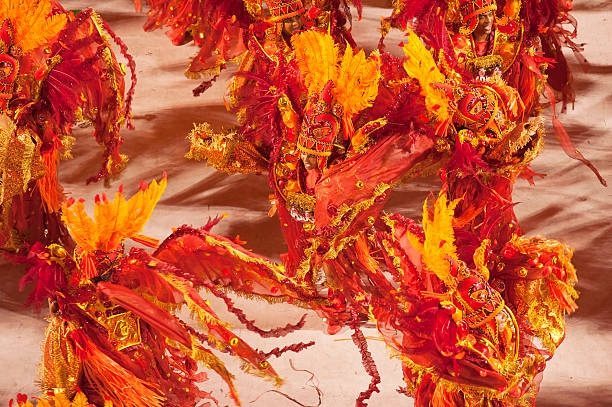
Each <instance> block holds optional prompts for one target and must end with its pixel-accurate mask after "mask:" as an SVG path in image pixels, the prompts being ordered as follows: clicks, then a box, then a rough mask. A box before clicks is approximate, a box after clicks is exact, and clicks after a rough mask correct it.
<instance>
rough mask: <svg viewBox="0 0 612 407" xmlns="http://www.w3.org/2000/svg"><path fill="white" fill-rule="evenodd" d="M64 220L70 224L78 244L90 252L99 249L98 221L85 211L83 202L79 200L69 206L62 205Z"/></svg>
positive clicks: (73, 236)
mask: <svg viewBox="0 0 612 407" xmlns="http://www.w3.org/2000/svg"><path fill="white" fill-rule="evenodd" d="M62 221H64V223H65V224H66V225H67V226H68V230H69V231H70V234H71V235H72V238H73V239H74V241H75V242H76V244H77V245H79V246H80V247H82V248H83V249H85V250H86V251H88V252H93V251H94V250H96V249H97V242H98V230H97V227H96V223H95V222H94V221H93V219H91V218H90V217H89V216H88V215H87V212H86V211H85V206H84V205H83V202H81V201H78V202H75V203H74V204H72V205H70V206H68V204H67V203H64V204H63V205H62Z"/></svg>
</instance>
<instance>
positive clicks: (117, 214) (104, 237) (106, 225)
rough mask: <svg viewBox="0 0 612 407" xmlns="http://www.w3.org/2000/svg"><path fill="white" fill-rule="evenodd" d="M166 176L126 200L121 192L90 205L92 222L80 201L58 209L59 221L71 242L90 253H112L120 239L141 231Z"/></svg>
mask: <svg viewBox="0 0 612 407" xmlns="http://www.w3.org/2000/svg"><path fill="white" fill-rule="evenodd" d="M166 184H167V180H166V177H165V176H164V178H162V180H161V181H160V182H159V184H158V183H157V181H155V180H153V181H152V182H151V184H150V185H149V186H148V187H147V188H143V189H140V190H138V192H137V193H136V194H135V195H134V196H133V197H131V198H130V199H129V201H126V200H125V198H123V195H122V194H121V192H118V193H117V194H115V199H114V200H112V201H108V200H101V201H100V202H96V203H95V206H94V219H91V218H90V217H89V216H87V213H86V212H85V207H84V205H83V203H82V202H76V203H75V204H73V205H71V206H68V205H67V204H64V205H63V206H62V211H63V214H62V219H63V220H64V222H65V223H66V225H67V226H68V230H69V231H70V234H71V235H72V236H73V238H74V240H75V242H76V243H77V244H78V245H79V246H81V247H83V248H84V249H86V250H87V251H90V252H93V251H94V250H103V251H112V250H114V249H115V248H116V247H117V246H118V245H119V244H120V243H121V242H122V241H123V240H125V239H129V238H130V237H132V236H135V235H137V234H138V233H139V232H141V231H142V229H143V228H144V225H145V224H146V223H147V222H148V220H149V218H150V217H151V214H152V213H153V209H154V208H155V205H157V202H158V201H159V199H160V198H161V196H162V194H163V192H164V190H165V189H166Z"/></svg>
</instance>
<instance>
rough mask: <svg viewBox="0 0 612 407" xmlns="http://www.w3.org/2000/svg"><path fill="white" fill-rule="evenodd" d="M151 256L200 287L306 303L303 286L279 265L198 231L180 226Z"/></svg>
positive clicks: (226, 241) (310, 296) (235, 244)
mask: <svg viewBox="0 0 612 407" xmlns="http://www.w3.org/2000/svg"><path fill="white" fill-rule="evenodd" d="M154 256H155V257H156V258H159V259H161V260H163V261H165V262H167V263H169V264H172V265H173V266H175V267H177V268H179V269H181V270H185V271H186V272H188V273H189V274H190V275H192V276H193V277H194V278H196V279H197V280H196V281H198V283H199V284H200V285H208V284H215V285H220V286H223V287H231V288H232V290H233V291H235V292H238V293H241V294H245V295H254V296H258V297H260V298H265V299H268V300H270V301H274V302H276V301H278V300H280V299H283V298H294V299H302V300H309V299H313V298H317V297H316V296H314V295H312V294H308V292H307V287H305V286H303V285H300V284H298V283H296V282H295V281H293V280H292V279H291V278H289V277H288V276H286V275H285V272H284V268H283V266H282V265H279V264H276V263H273V262H272V261H270V260H268V259H267V258H265V257H263V256H259V255H257V254H254V253H252V252H250V251H248V250H246V249H245V248H244V247H242V246H241V245H240V244H238V243H236V242H234V241H232V240H230V239H227V238H225V237H222V236H219V235H214V234H212V233H209V232H207V231H204V230H202V229H195V228H191V227H188V226H182V227H180V228H178V229H177V230H175V232H174V233H173V234H172V235H170V236H169V237H168V238H166V239H165V240H164V241H163V242H162V243H161V244H160V246H159V248H158V249H157V250H156V251H155V253H154Z"/></svg>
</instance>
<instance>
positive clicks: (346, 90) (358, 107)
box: [335, 45, 380, 120]
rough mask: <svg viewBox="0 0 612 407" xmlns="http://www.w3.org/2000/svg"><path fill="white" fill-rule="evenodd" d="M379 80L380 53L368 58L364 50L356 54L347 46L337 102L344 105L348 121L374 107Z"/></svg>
mask: <svg viewBox="0 0 612 407" xmlns="http://www.w3.org/2000/svg"><path fill="white" fill-rule="evenodd" d="M379 80H380V60H379V59H378V51H375V52H373V53H372V54H370V57H369V58H366V56H365V52H364V51H363V50H360V51H359V52H358V53H357V54H355V53H354V52H353V49H352V48H351V46H350V45H347V47H346V50H345V51H344V56H343V58H342V62H341V64H340V69H339V71H338V79H337V80H336V87H335V92H336V101H337V102H338V103H339V104H340V105H342V108H343V109H344V115H345V117H347V119H349V120H350V119H351V118H352V116H353V115H354V114H355V113H358V112H360V111H362V110H363V109H365V108H366V107H369V106H371V105H372V102H373V101H374V99H375V98H376V95H378V82H379Z"/></svg>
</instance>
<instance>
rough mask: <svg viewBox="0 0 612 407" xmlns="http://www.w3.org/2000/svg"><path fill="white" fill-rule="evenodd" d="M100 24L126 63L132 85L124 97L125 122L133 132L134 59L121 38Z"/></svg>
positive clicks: (103, 22) (135, 80)
mask: <svg viewBox="0 0 612 407" xmlns="http://www.w3.org/2000/svg"><path fill="white" fill-rule="evenodd" d="M102 24H103V25H104V29H105V30H106V31H107V32H108V34H109V35H110V36H111V37H112V38H113V41H115V44H117V45H118V46H119V48H120V49H121V55H123V57H124V58H125V59H127V61H128V67H129V68H130V74H131V75H130V80H131V82H132V85H131V86H130V89H129V90H128V92H127V94H126V96H125V122H126V126H127V128H128V129H130V130H134V125H133V124H132V100H133V99H134V91H135V90H136V83H137V82H138V79H137V78H136V62H135V61H134V57H133V56H132V55H131V54H130V53H129V52H128V47H127V45H125V43H124V42H123V40H121V38H119V36H118V35H117V34H115V32H114V31H113V30H112V29H111V28H110V26H109V25H108V23H107V22H106V21H104V20H102Z"/></svg>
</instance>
